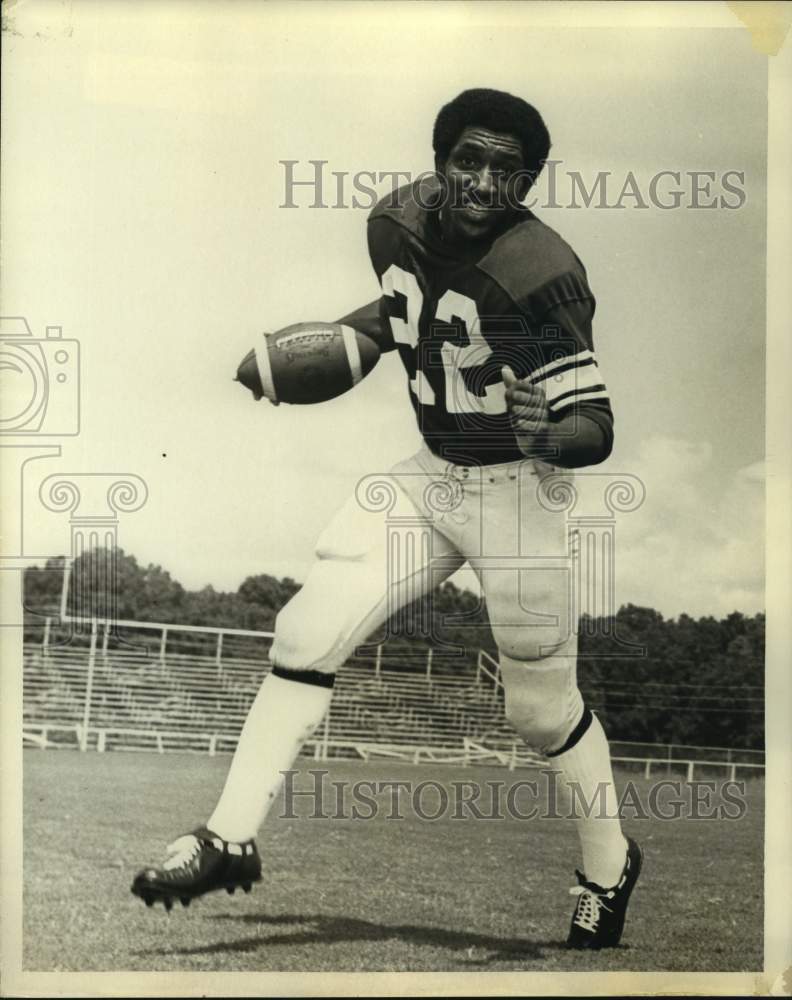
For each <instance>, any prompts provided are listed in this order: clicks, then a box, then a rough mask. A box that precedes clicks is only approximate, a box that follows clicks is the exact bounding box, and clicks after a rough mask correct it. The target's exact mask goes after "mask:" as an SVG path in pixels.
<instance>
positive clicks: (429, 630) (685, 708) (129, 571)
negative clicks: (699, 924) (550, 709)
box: [24, 549, 765, 748]
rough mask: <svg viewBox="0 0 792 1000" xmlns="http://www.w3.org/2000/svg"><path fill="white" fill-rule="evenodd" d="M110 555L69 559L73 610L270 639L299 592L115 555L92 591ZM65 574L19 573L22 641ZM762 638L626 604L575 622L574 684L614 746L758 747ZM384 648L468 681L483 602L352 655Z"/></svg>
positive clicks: (483, 629) (285, 582) (737, 627)
mask: <svg viewBox="0 0 792 1000" xmlns="http://www.w3.org/2000/svg"><path fill="white" fill-rule="evenodd" d="M106 559H107V557H106V554H105V553H102V552H99V551H92V552H88V553H85V554H84V555H83V556H80V557H79V558H78V559H77V560H75V562H74V564H73V567H72V580H73V581H74V585H73V586H72V587H70V589H69V602H70V603H69V605H68V609H69V610H70V611H72V612H73V611H74V608H73V606H72V603H71V602H72V601H73V600H74V592H75V591H76V590H77V589H78V586H77V585H78V584H79V588H82V589H83V590H85V589H86V588H87V589H88V590H89V591H90V595H89V596H90V605H91V607H92V608H93V613H94V614H98V615H100V616H102V615H103V614H106V615H107V616H109V617H114V618H117V619H130V620H134V621H152V622H154V621H156V622H164V623H169V624H182V625H199V626H216V627H223V628H239V629H250V630H255V631H272V630H273V628H274V625H275V618H276V615H277V613H278V611H279V610H280V608H282V607H283V606H284V604H286V603H287V601H288V600H289V599H290V598H291V597H292V596H294V594H296V593H297V592H298V591H299V589H300V585H299V584H298V583H297V582H295V581H294V580H293V579H291V578H290V577H284V578H282V579H277V578H276V577H273V576H270V575H269V574H266V573H259V574H256V575H254V576H249V577H247V579H245V580H244V581H243V582H242V583H241V584H240V586H239V587H238V588H237V590H236V591H218V590H215V588H214V587H211V586H206V587H203V588H201V589H199V590H187V589H186V588H184V587H183V586H182V585H181V584H180V583H179V582H178V581H176V580H174V579H173V577H172V576H171V575H170V573H168V572H167V570H164V569H163V568H162V567H160V566H156V565H151V564H149V565H147V566H143V565H141V564H139V563H138V561H137V560H136V559H135V557H134V556H133V555H129V554H127V553H125V552H123V551H122V550H120V549H119V550H115V552H114V560H113V563H114V566H113V575H114V579H115V585H114V586H113V587H112V588H111V591H108V589H107V587H104V588H103V587H101V586H100V585H99V583H98V581H100V580H105V579H106ZM63 566H64V560H63V558H54V559H49V560H47V562H46V564H45V565H44V566H41V567H31V568H30V569H28V570H27V571H26V573H25V584H24V595H25V612H26V614H25V621H26V639H27V640H29V641H34V640H35V639H36V638H37V637H40V635H41V626H42V622H43V620H44V617H45V616H47V615H49V616H57V614H58V611H59V606H60V598H61V587H62V580H63ZM764 636H765V616H764V615H763V614H756V615H753V616H746V615H744V614H742V613H740V612H738V611H735V612H733V613H732V614H730V615H728V616H727V617H725V618H723V619H720V620H718V619H715V618H714V617H711V616H706V617H701V618H697V619H694V618H692V617H690V616H688V615H685V614H682V615H680V616H679V617H678V618H676V619H666V618H664V617H663V615H661V614H660V612H658V611H656V610H654V609H652V608H645V607H638V606H635V605H633V604H626V605H624V606H622V607H621V608H620V609H619V610H618V612H617V613H616V614H615V615H614V616H612V617H607V618H589V617H584V618H583V619H581V621H580V622H579V666H578V679H579V684H580V687H581V690H582V691H583V693H584V696H585V698H586V701H587V703H588V704H589V705H590V706H591V707H592V708H593V709H594V710H595V711H597V713H598V714H599V715H600V717H601V718H602V720H603V723H604V724H605V726H606V728H607V730H608V734H609V736H610V737H611V739H618V740H634V741H646V742H663V743H667V742H673V743H688V744H695V745H702V746H707V745H709V746H725V747H731V746H734V747H744V748H761V747H763V743H764V712H763V707H764V703H763V690H764V651H765V639H764ZM380 643H383V647H382V650H381V652H380V658H381V660H380V662H381V665H382V666H383V667H384V668H386V669H389V670H391V669H400V670H425V669H426V663H427V655H428V652H429V650H430V649H431V650H432V660H431V670H432V674H433V675H437V674H449V673H452V672H453V673H456V674H460V673H470V674H472V673H473V672H474V671H475V669H476V663H477V657H478V651H479V650H480V649H482V650H485V651H486V652H487V653H489V654H490V656H492V657H493V659H497V650H496V648H495V644H494V642H493V639H492V633H491V631H490V628H489V621H488V618H487V609H486V604H485V602H484V601H483V599H481V598H480V597H479V596H478V595H476V594H474V593H472V592H470V591H468V590H463V589H460V588H459V587H457V586H455V585H454V584H453V583H450V582H446V583H444V584H443V585H442V586H440V587H439V588H437V590H435V591H434V592H433V593H432V594H430V595H428V596H427V597H425V598H423V599H422V600H420V601H418V602H416V603H415V604H413V605H410V606H409V607H408V608H406V609H402V611H401V612H399V613H397V614H396V615H394V616H392V617H391V619H389V621H388V622H387V623H386V624H385V625H384V626H383V627H382V629H380V630H379V632H378V633H377V634H375V635H373V636H371V637H370V638H369V640H368V641H367V643H366V644H365V645H364V646H362V647H360V648H359V649H358V651H357V654H356V659H357V660H358V661H362V662H364V663H366V662H367V663H370V664H371V665H372V668H373V664H374V662H375V658H376V655H377V653H376V647H377V645H379V644H380ZM488 665H489V666H490V667H491V664H488Z"/></svg>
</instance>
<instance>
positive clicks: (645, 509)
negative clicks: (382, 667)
mask: <svg viewBox="0 0 792 1000" xmlns="http://www.w3.org/2000/svg"><path fill="white" fill-rule="evenodd" d="M19 6H20V8H21V7H22V5H21V4H20V5H19ZM230 9H231V8H230V7H228V6H226V5H209V4H189V5H188V4H171V3H166V2H161V3H160V2H158V3H156V4H150V5H134V6H133V5H132V4H125V3H102V2H95V3H92V4H86V3H82V4H81V3H76V4H74V5H71V6H70V5H67V4H60V3H51V4H43V5H41V6H40V7H38V8H37V13H36V14H35V16H34V14H32V13H30V11H29V10H28V11H27V12H26V11H24V10H21V9H20V10H19V11H18V12H17V15H15V17H14V18H12V19H11V32H10V34H8V35H7V36H6V52H5V57H6V58H5V59H4V68H3V74H4V80H3V84H4V92H5V103H4V110H3V116H4V117H3V123H2V124H3V134H4V138H5V142H4V147H3V152H2V156H3V162H2V185H3V190H2V202H3V205H2V212H3V217H2V228H3V280H2V290H1V295H2V314H3V315H4V316H25V317H26V318H27V320H28V322H29V324H30V327H31V329H32V331H33V333H34V335H35V336H36V337H39V338H40V337H43V334H44V328H45V327H46V326H48V325H58V326H61V327H62V328H63V336H64V337H66V338H76V339H77V340H78V341H79V345H80V357H81V370H80V389H81V397H80V402H81V429H80V434H79V435H77V436H74V437H63V438H47V441H57V443H59V444H60V446H61V456H60V457H59V458H48V459H42V460H40V461H37V462H33V463H31V464H30V465H29V466H28V469H27V473H26V478H25V483H24V488H23V489H22V497H23V507H24V513H25V522H24V539H23V542H22V545H23V546H24V552H25V553H26V554H28V555H34V556H41V557H42V558H44V557H46V556H47V555H52V554H58V553H62V552H65V551H68V546H69V528H68V519H67V517H66V516H65V515H64V514H56V513H52V512H48V511H45V510H44V509H43V508H42V507H41V504H40V502H39V500H38V489H39V485H40V483H41V480H42V479H43V478H44V476H46V475H49V474H51V473H54V472H61V473H65V472H75V473H76V472H91V473H105V472H107V473H134V474H136V475H138V476H140V477H142V478H143V480H144V481H145V482H146V484H147V487H148V491H149V496H148V500H147V502H146V504H145V506H144V507H143V508H142V509H141V510H139V511H138V512H136V513H130V514H126V515H121V520H120V523H119V542H120V544H121V545H122V547H123V548H124V549H125V550H126V551H128V552H131V553H133V554H135V555H136V557H137V558H138V560H139V561H141V562H143V563H149V562H152V563H156V564H159V565H161V566H163V567H164V568H166V569H168V570H169V571H170V572H171V573H172V575H173V576H174V577H175V578H176V579H178V580H179V581H180V582H181V583H182V584H184V585H185V586H186V587H189V588H191V589H192V588H198V587H202V586H204V585H206V584H212V585H213V586H214V587H216V588H217V589H235V588H236V587H237V586H238V585H239V584H240V583H241V582H242V580H243V579H244V578H245V577H246V576H248V575H251V574H254V573H259V572H268V573H272V574H274V575H277V576H282V575H289V576H292V577H294V578H296V579H297V580H302V579H304V577H305V574H306V572H307V570H308V568H309V566H310V562H311V558H312V552H313V544H314V541H315V539H316V538H317V536H318V535H319V533H320V532H321V530H322V528H323V526H324V525H325V523H326V522H327V521H328V520H329V518H330V517H331V516H332V514H333V513H334V511H335V510H336V509H337V508H338V507H340V506H341V504H342V503H343V501H344V500H345V499H346V497H347V496H348V495H349V494H350V492H351V491H352V490H353V489H354V485H355V483H356V482H357V481H358V480H359V479H360V478H361V477H362V476H364V475H366V474H368V473H371V472H384V471H386V470H387V469H388V468H389V467H390V466H391V465H392V464H394V463H395V462H397V461H399V460H400V459H401V458H404V457H406V456H407V455H409V454H411V453H412V452H413V451H415V450H416V448H417V447H418V445H419V437H418V433H417V431H416V429H415V425H414V418H413V415H412V410H411V407H410V405H409V401H408V397H407V389H406V380H405V377H404V374H403V370H402V369H401V366H400V363H399V361H398V358H397V357H396V356H395V355H389V356H386V357H384V358H383V359H382V360H381V361H380V363H379V364H378V366H377V367H376V368H375V369H374V371H373V372H372V373H371V375H370V376H368V377H367V378H366V379H365V380H364V382H363V383H362V384H361V385H360V386H358V387H357V388H356V389H355V390H354V391H353V392H350V393H347V394H346V395H345V396H343V397H341V398H339V399H337V400H333V401H331V402H328V403H324V404H321V405H318V406H313V407H289V406H280V407H278V408H275V407H272V406H269V405H268V404H267V403H266V402H261V403H254V402H253V401H252V398H251V397H250V396H249V395H248V394H247V393H246V392H245V391H244V390H242V389H241V387H240V386H239V385H237V384H235V383H234V382H233V381H232V377H233V375H234V372H235V370H236V367H237V364H238V362H239V361H240V360H241V358H242V356H243V355H244V354H246V353H247V351H248V350H249V349H250V347H252V346H253V345H254V343H255V342H256V341H257V338H259V337H260V336H261V334H262V332H263V331H265V330H273V329H277V328H279V327H281V326H283V325H286V324H288V323H293V322H298V321H301V320H333V319H335V318H337V317H338V316H339V315H342V314H343V313H344V312H346V311H348V310H350V309H352V308H354V307H355V306H357V305H360V304H362V303H364V302H367V301H369V300H371V299H373V298H374V297H375V296H376V294H377V291H378V289H377V284H376V279H375V277H374V275H373V272H372V270H371V267H370V264H369V261H368V257H367V252H366V240H365V220H366V210H365V208H354V207H351V206H348V207H342V208H332V207H329V205H328V207H327V208H310V207H308V206H309V204H310V200H311V196H310V194H309V193H308V192H307V189H300V190H298V192H297V193H295V195H294V200H295V201H296V202H297V204H298V207H296V208H284V207H280V206H282V205H283V204H284V201H285V200H286V199H285V189H284V181H285V171H284V166H283V164H282V162H281V161H283V160H296V161H298V165H297V167H296V168H295V170H296V171H298V172H299V176H301V177H303V178H305V177H309V176H311V173H312V168H311V167H310V166H309V165H308V164H309V161H310V160H324V161H327V165H326V167H325V170H326V172H327V173H326V175H325V176H327V177H328V178H329V176H330V171H346V172H349V173H350V174H351V173H354V172H356V171H363V170H368V171H375V172H388V171H408V172H410V173H411V174H413V175H416V174H418V173H419V172H421V171H423V170H426V169H430V168H431V166H432V156H431V128H432V123H433V119H434V116H435V114H436V112H437V110H438V109H439V107H440V106H441V105H442V104H443V103H444V102H445V101H447V100H449V99H450V98H452V97H453V96H455V94H456V93H458V92H459V91H460V90H462V89H464V88H466V87H470V86H490V87H495V88H500V89H504V90H508V91H511V92H513V93H516V94H519V95H520V96H523V97H525V98H526V99H527V100H529V101H531V103H533V104H535V105H536V106H537V107H538V108H539V109H540V111H541V113H542V115H543V117H544V118H545V121H546V122H547V123H548V126H549V129H550V132H551V135H552V139H553V147H552V151H551V155H552V157H553V159H554V160H558V161H560V163H559V166H558V167H557V171H558V173H557V175H556V176H557V178H558V197H557V201H558V202H559V203H561V204H560V207H543V206H546V203H547V200H548V199H547V187H546V184H547V178H546V177H545V179H544V180H543V181H540V183H539V185H538V189H537V197H538V198H539V199H540V204H539V206H538V207H537V208H536V211H537V214H538V215H539V216H540V217H541V218H542V219H543V220H544V221H545V222H547V223H548V224H549V225H550V226H552V227H553V228H555V229H557V230H558V232H559V233H561V235H562V236H563V237H564V238H565V239H566V240H567V241H568V242H569V243H571V245H572V246H573V247H574V248H575V250H576V252H577V253H578V255H579V256H580V257H581V259H582V260H583V262H584V264H585V266H586V269H587V271H588V275H589V280H590V284H591V286H592V288H593V290H594V293H595V295H596V297H597V302H598V305H597V312H596V317H595V326H594V337H595V346H596V350H597V356H598V360H599V364H600V368H601V370H602V372H603V374H604V376H605V379H606V381H607V384H608V387H609V389H610V392H611V397H612V402H613V408H614V412H615V418H616V439H615V447H614V451H613V454H612V455H611V457H610V458H609V460H608V461H607V463H606V464H605V465H603V466H601V467H599V468H598V470H597V471H598V472H606V473H612V474H614V475H618V474H623V473H629V474H631V475H635V476H639V477H640V478H641V480H642V481H643V483H644V485H645V488H646V500H645V502H644V504H643V505H642V506H641V507H640V508H639V510H637V511H635V512H633V513H631V514H625V515H623V516H622V517H620V519H619V522H618V524H617V573H618V578H617V585H616V595H617V603H626V602H628V601H629V602H632V603H636V604H642V605H649V606H652V607H655V608H657V609H658V610H660V611H661V612H662V613H663V614H664V615H667V616H677V615H679V614H680V613H682V612H685V613H688V614H693V615H704V614H714V615H724V614H728V613H729V612H731V611H733V610H740V611H743V612H745V613H754V612H756V611H759V610H762V609H763V607H764V595H763V548H764V536H763V516H764V510H763V503H764V500H763V465H762V463H763V457H764V402H765V400H764V379H765V369H764V341H765V291H764V286H765V225H766V202H765V177H766V94H767V91H766V59H765V58H764V57H762V56H760V55H758V54H757V53H756V52H755V51H754V50H753V49H752V48H751V44H750V39H749V38H748V36H747V35H746V33H745V32H744V31H742V30H741V29H738V28H735V29H734V30H728V29H702V30H698V31H696V30H681V29H665V30H657V29H650V28H631V29H629V30H626V29H622V28H547V27H543V26H542V25H541V24H540V23H539V22H540V21H541V19H538V20H537V18H536V17H535V14H534V10H533V7H532V5H529V4H528V5H507V6H504V5H500V4H496V5H492V6H490V7H489V8H487V7H483V6H478V5H469V6H467V7H460V6H459V5H457V4H448V5H439V6H435V5H430V6H425V5H423V6H422V5H417V4H411V5H399V4H396V5H351V6H350V5H341V4H328V5H325V6H321V7H319V6H316V5H314V4H305V5H299V6H297V5H295V6H288V7H285V6H282V5H280V4H272V5H253V4H240V5H238V6H237V5H235V6H234V8H233V10H234V14H233V15H232V14H231V13H230ZM364 10H365V14H363V13H361V12H362V11H364ZM42 11H43V13H42ZM664 170H671V171H679V172H681V174H682V177H683V183H682V184H681V187H682V188H683V189H684V190H685V194H684V196H683V205H682V206H681V207H680V208H678V209H672V210H663V209H662V208H659V207H657V206H656V205H654V204H651V203H650V204H648V206H647V207H644V208H641V207H637V204H636V201H637V200H636V199H635V198H632V199H630V198H625V199H623V200H622V204H623V207H621V208H614V207H610V208H597V207H593V206H592V207H589V208H585V207H581V206H580V205H579V206H578V207H576V208H575V207H570V204H569V202H570V187H571V181H570V180H569V172H571V171H577V172H579V173H580V175H581V176H582V177H583V178H584V179H585V181H586V182H587V186H588V187H591V184H592V183H593V181H594V179H595V178H596V176H597V174H598V173H599V172H601V171H605V172H608V175H609V176H608V192H609V195H608V198H607V199H606V200H607V201H608V202H609V203H611V204H612V203H614V202H616V201H617V200H618V195H619V193H620V191H621V189H622V186H623V183H624V181H625V179H626V177H627V175H628V174H629V172H631V171H632V173H633V175H634V176H635V178H636V183H637V185H638V188H639V190H641V191H642V192H643V197H644V201H648V200H649V199H648V197H647V191H648V187H649V183H650V181H651V178H652V177H653V176H655V175H657V174H658V173H659V172H660V171H664ZM689 171H712V172H714V174H715V182H714V184H713V188H712V190H713V192H714V193H715V195H716V196H718V195H723V194H726V195H728V192H727V191H725V189H724V187H723V177H724V175H725V174H727V172H729V171H736V172H741V173H742V174H743V175H744V179H743V180H742V181H739V182H738V181H737V180H735V179H734V178H735V176H736V175H731V176H732V183H733V184H738V186H739V187H740V189H741V190H742V192H743V195H742V197H741V198H740V199H739V200H740V202H741V204H740V207H738V208H725V207H715V208H711V209H707V208H694V207H692V206H691V202H692V200H693V196H692V193H691V184H692V182H691V180H690V178H689V177H688V176H687V174H686V172H689ZM669 187H670V184H668V183H666V186H665V187H662V186H661V188H660V191H661V192H665V191H667V190H668V189H669ZM378 190H379V191H380V193H381V194H385V193H387V191H388V190H389V185H388V184H387V182H386V183H385V184H384V185H382V186H380V187H378ZM663 196H665V195H663ZM710 199H711V196H704V195H702V196H700V198H699V202H706V201H708V200H710ZM333 200H334V189H333V187H332V183H330V184H328V185H327V188H326V201H327V202H328V203H329V204H332V202H333ZM730 200H731V202H732V203H733V202H734V201H735V200H736V199H735V197H734V196H732V197H731V198H730ZM9 440H11V439H9ZM26 443H29V439H27V441H26ZM8 454H9V452H6V455H5V456H4V460H5V459H6V458H7V456H8ZM9 523H11V525H12V528H14V527H16V525H15V523H14V521H13V515H12V517H11V518H9V517H8V516H7V517H6V525H9ZM11 534H12V536H13V531H12V532H11ZM458 582H461V583H463V584H464V585H468V584H469V582H470V579H469V577H466V576H464V575H463V576H461V577H460V579H459V581H458Z"/></svg>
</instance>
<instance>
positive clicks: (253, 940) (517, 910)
mask: <svg viewBox="0 0 792 1000" xmlns="http://www.w3.org/2000/svg"><path fill="white" fill-rule="evenodd" d="M227 766H228V759H227V758H214V759H212V758H208V757H204V756H189V755H175V754H174V755H164V756H157V755H154V754H123V753H110V754H102V755H100V754H95V753H87V754H80V753H77V752H69V751H62V752H58V751H50V752H42V751H39V750H28V751H26V752H25V776H24V781H25V786H24V787H25V855H24V956H23V961H24V968H25V969H26V970H28V971H48V970H50V971H51V970H75V971H76V970H92V971H111V970H150V971H168V970H193V971H201V970H205V971H215V970H220V971H259V970H278V971H298V970H299V971H328V970H338V971H352V970H370V971H374V970H387V971H424V970H432V971H445V970H455V971H465V970H468V971H505V970H527V971H530V970H536V971H548V970H552V971H559V970H565V971H583V970H628V969H630V970H645V971H655V970H675V969H676V970H679V969H686V970H691V971H694V970H698V971H710V970H724V971H753V970H758V969H760V968H761V965H762V931H761V928H762V814H763V784H762V782H761V781H759V780H754V781H751V782H749V783H748V786H747V792H746V798H747V805H748V808H747V811H746V813H745V816H744V817H743V818H742V819H740V820H737V821H731V822H730V821H724V820H720V821H718V820H692V819H685V820H677V821H666V822H663V821H661V820H657V819H653V820H633V821H632V822H630V821H629V820H628V821H627V823H626V829H627V831H628V832H630V833H631V834H632V835H633V836H635V837H636V838H637V839H638V840H639V841H640V842H641V844H642V846H643V848H644V851H645V867H644V874H643V876H642V878H641V880H640V881H639V883H638V887H637V889H636V892H635V895H634V896H633V900H632V902H631V906H630V914H629V916H628V922H627V929H626V931H625V936H624V942H623V944H622V946H621V947H620V948H619V949H617V950H615V951H610V952H602V953H599V954H586V953H582V954H581V953H576V952H570V951H568V950H566V949H565V948H564V947H563V944H562V943H563V940H564V937H565V935H566V932H567V929H568V922H569V919H570V915H571V911H572V906H573V903H574V901H573V899H572V897H571V896H568V895H567V889H568V888H569V886H571V885H572V884H573V883H574V882H575V879H574V873H573V869H574V868H575V867H576V866H579V864H580V862H579V859H578V848H577V837H576V833H575V830H574V828H573V824H572V823H570V822H569V821H566V820H559V819H555V820H531V821H521V820H519V819H514V818H512V819H508V820H476V819H470V818H468V819H465V820H461V821H460V820H456V821H454V820H452V819H450V818H449V817H448V816H446V817H445V818H442V819H439V820H437V821H435V822H427V821H424V820H421V819H419V818H418V817H417V816H415V815H414V814H413V813H412V812H411V811H410V810H409V809H408V810H406V815H405V819H403V820H400V821H394V820H388V819H386V818H384V812H383V813H382V814H380V816H379V817H378V818H377V819H374V820H370V821H366V822H364V821H360V820H357V821H356V820H353V819H308V818H299V819H284V818H280V817H277V816H273V817H271V818H270V819H269V820H268V822H267V824H265V827H264V830H263V831H262V834H261V836H260V837H259V848H260V851H261V854H262V858H263V860H264V865H265V872H264V879H263V881H262V882H261V883H260V884H259V885H258V886H257V887H256V888H254V890H253V892H252V893H251V894H250V895H249V896H245V895H242V894H241V893H237V894H236V895H235V896H233V897H231V896H228V895H226V894H225V893H223V894H214V895H211V896H208V897H205V898H204V899H202V900H199V901H196V902H194V903H193V904H192V906H191V907H190V908H189V909H182V908H181V907H180V906H179V905H178V904H177V906H176V908H174V910H173V912H172V913H171V914H170V916H167V915H166V914H165V912H164V910H163V909H162V907H159V906H158V907H157V908H156V909H154V910H148V909H146V908H145V907H144V906H143V904H142V903H141V902H140V901H139V900H137V899H135V898H134V897H133V896H132V895H131V894H130V892H129V885H130V882H131V879H132V876H133V874H134V872H135V870H136V869H137V868H140V867H142V866H143V865H145V864H147V863H149V862H152V861H157V860H160V859H161V858H162V856H163V855H162V851H163V846H164V844H165V843H167V842H168V841H169V840H171V839H173V837H174V836H176V835H177V834H179V833H182V832H184V831H185V830H189V829H191V828H192V827H194V826H195V825H197V823H198V822H199V821H201V820H203V819H205V817H206V816H207V815H208V813H209V812H210V811H211V807H212V806H213V804H214V801H215V799H216V796H217V794H218V792H219V790H220V788H221V787H222V782H223V777H224V775H225V771H226V768H227ZM318 766H320V765H315V764H313V763H312V762H309V761H300V767H301V768H306V769H307V768H311V767H318ZM321 766H327V767H329V768H330V769H331V772H332V773H331V777H332V779H333V780H340V779H350V780H357V779H369V780H384V779H387V778H389V779H395V778H398V779H400V780H413V781H420V780H424V779H435V780H440V781H441V782H443V784H444V785H448V784H449V783H450V782H452V781H460V780H471V779H475V778H478V779H479V780H482V781H487V780H489V781H492V780H503V781H506V782H509V783H511V782H513V781H516V780H518V779H519V778H526V777H527V778H530V777H532V776H533V775H532V774H531V773H529V772H514V773H512V774H509V773H508V772H507V771H505V770H501V769H493V768H473V767H468V768H461V767H460V768H456V767H450V766H446V767H437V766H435V767H429V766H415V767H413V766H410V765H407V764H403V763H395V762H394V763H388V764H363V763H359V764H358V763H330V764H329V765H321ZM636 784H637V786H638V787H639V789H641V791H642V794H643V793H646V792H647V791H648V788H649V785H648V783H647V782H645V781H643V780H640V781H637V782H636ZM388 801H389V800H388ZM428 801H429V800H428V799H427V802H428ZM426 808H427V809H429V808H431V805H427V806H426ZM276 811H279V810H277V809H276Z"/></svg>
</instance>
